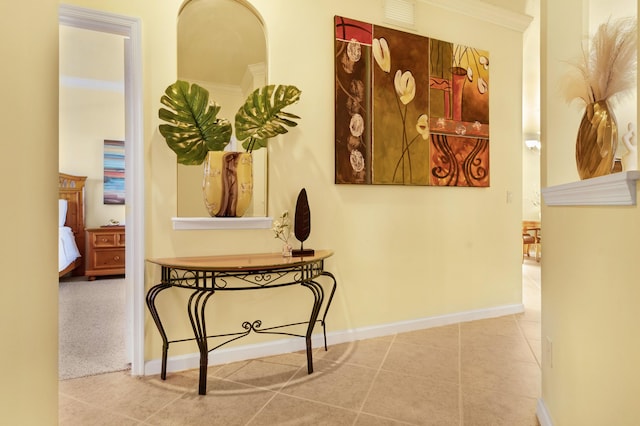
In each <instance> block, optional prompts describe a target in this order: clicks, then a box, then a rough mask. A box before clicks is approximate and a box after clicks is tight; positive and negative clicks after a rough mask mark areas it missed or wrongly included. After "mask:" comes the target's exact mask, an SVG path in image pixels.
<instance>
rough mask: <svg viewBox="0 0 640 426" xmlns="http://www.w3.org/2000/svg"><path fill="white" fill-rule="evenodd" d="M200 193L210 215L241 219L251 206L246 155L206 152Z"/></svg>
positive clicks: (249, 164)
mask: <svg viewBox="0 0 640 426" xmlns="http://www.w3.org/2000/svg"><path fill="white" fill-rule="evenodd" d="M202 192H203V195H204V203H205V205H206V207H207V211H208V212H209V214H210V215H211V216H217V217H241V216H243V215H244V214H245V212H246V211H247V209H248V208H249V206H250V204H251V196H252V194H253V159H252V157H251V154H250V153H248V152H228V151H209V153H208V154H207V158H206V159H205V161H204V179H203V181H202Z"/></svg>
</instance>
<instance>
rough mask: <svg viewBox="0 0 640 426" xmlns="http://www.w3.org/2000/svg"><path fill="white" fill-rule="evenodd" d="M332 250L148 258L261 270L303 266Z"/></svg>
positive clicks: (193, 266)
mask: <svg viewBox="0 0 640 426" xmlns="http://www.w3.org/2000/svg"><path fill="white" fill-rule="evenodd" d="M332 255H333V251H332V250H315V253H314V254H313V256H304V257H295V256H292V257H284V256H282V253H253V254H233V255H219V256H192V257H166V258H154V259H147V261H148V262H151V263H155V264H157V265H160V266H165V267H169V268H176V269H186V270H192V271H260V270H270V269H280V268H284V267H295V266H302V265H306V264H309V263H313V262H317V261H319V260H324V259H326V258H328V257H330V256H332Z"/></svg>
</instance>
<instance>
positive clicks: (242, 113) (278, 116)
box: [235, 84, 301, 151]
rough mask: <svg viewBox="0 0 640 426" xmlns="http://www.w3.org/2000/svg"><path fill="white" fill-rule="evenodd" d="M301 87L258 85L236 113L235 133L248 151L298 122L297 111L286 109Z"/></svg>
mask: <svg viewBox="0 0 640 426" xmlns="http://www.w3.org/2000/svg"><path fill="white" fill-rule="evenodd" d="M300 93H301V92H300V90H299V89H298V88H297V87H295V86H286V85H278V86H276V85H273V84H272V85H268V86H265V87H262V88H260V89H256V90H255V91H254V92H253V93H252V94H250V95H249V97H248V98H247V100H246V102H245V104H244V105H243V106H242V107H240V109H239V110H238V112H237V114H236V122H235V127H236V137H237V138H238V140H239V141H244V142H243V143H242V146H244V147H245V148H246V149H248V150H249V151H251V150H254V149H259V148H263V147H265V146H266V145H267V139H269V138H272V137H274V136H276V135H279V134H284V133H287V132H288V130H287V128H286V127H285V126H287V127H295V126H297V125H298V123H296V122H295V121H293V120H296V119H300V117H298V116H297V115H294V114H291V113H288V112H286V111H283V109H284V108H286V107H287V106H289V105H291V104H294V103H296V102H298V100H299V99H300Z"/></svg>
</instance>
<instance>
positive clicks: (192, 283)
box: [169, 269, 199, 287]
mask: <svg viewBox="0 0 640 426" xmlns="http://www.w3.org/2000/svg"><path fill="white" fill-rule="evenodd" d="M198 282H199V277H198V274H197V273H196V272H195V271H186V270H182V269H170V270H169V283H170V284H172V285H179V286H182V287H197V286H198Z"/></svg>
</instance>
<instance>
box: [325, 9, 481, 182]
mask: <svg viewBox="0 0 640 426" xmlns="http://www.w3.org/2000/svg"><path fill="white" fill-rule="evenodd" d="M334 25H335V182H336V183H352V184H390V185H434V186H480V187H486V186H489V53H488V52H487V51H483V50H480V49H475V48H472V47H468V46H462V45H457V44H454V43H448V42H443V41H440V40H436V39H432V38H427V37H423V36H419V35H416V34H410V33H406V32H402V31H398V30H394V29H390V28H385V27H381V26H377V25H372V24H367V23H365V22H361V21H357V20H354V19H349V18H344V17H340V16H336V17H335V20H334Z"/></svg>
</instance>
